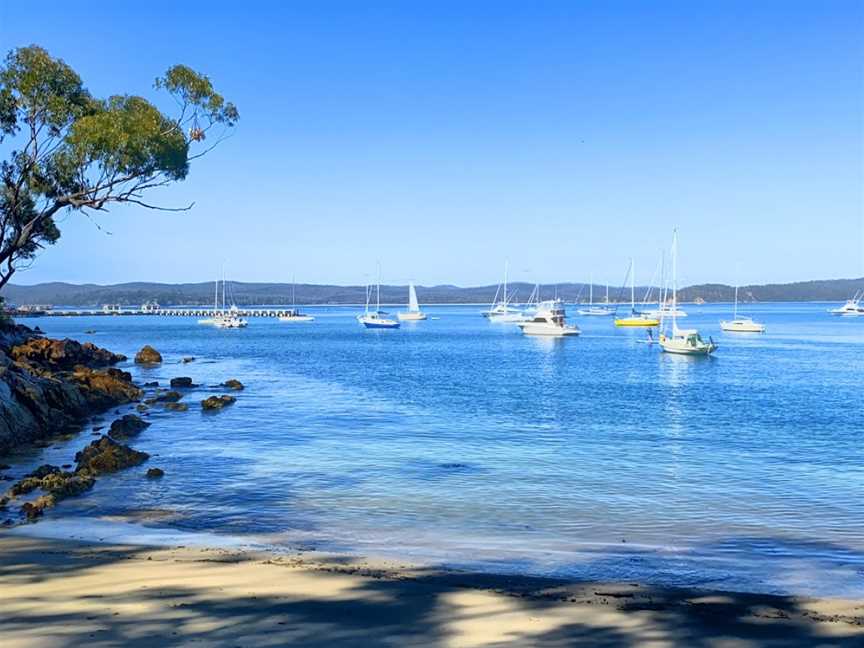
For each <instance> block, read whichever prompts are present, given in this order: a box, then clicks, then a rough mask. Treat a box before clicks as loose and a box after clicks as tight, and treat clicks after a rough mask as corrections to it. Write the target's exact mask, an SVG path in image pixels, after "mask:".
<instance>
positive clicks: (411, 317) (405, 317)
mask: <svg viewBox="0 0 864 648" xmlns="http://www.w3.org/2000/svg"><path fill="white" fill-rule="evenodd" d="M396 317H398V318H399V319H400V320H401V321H403V322H420V321H422V320H425V319H426V313H412V312H407V313H396Z"/></svg>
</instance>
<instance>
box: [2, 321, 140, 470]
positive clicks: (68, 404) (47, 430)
mask: <svg viewBox="0 0 864 648" xmlns="http://www.w3.org/2000/svg"><path fill="white" fill-rule="evenodd" d="M124 360H126V357H125V356H123V355H119V354H116V353H112V352H110V351H108V350H106V349H102V348H99V347H97V346H96V345H94V344H92V343H90V342H86V343H84V344H81V343H80V342H76V341H75V340H68V339H66V340H50V339H46V338H44V337H43V336H42V335H41V334H40V333H39V332H38V331H34V330H33V329H30V328H28V327H26V326H21V325H14V324H6V325H5V326H3V327H2V329H0V454H5V453H8V452H9V451H10V450H12V449H14V448H16V447H18V446H20V445H23V444H27V443H39V442H40V441H44V440H46V439H48V438H50V437H52V436H56V435H57V434H60V433H63V432H74V431H77V430H79V429H80V428H81V426H82V425H83V423H84V422H85V421H86V420H87V419H88V418H89V417H91V416H93V415H95V414H100V413H102V412H105V411H107V410H109V409H111V408H112V407H116V406H118V405H123V404H126V403H131V402H134V401H137V400H139V399H140V398H141V397H142V395H143V392H142V390H141V389H140V388H139V387H138V386H137V385H135V384H134V383H133V382H132V376H131V375H130V374H129V373H128V372H125V371H121V370H119V369H116V368H114V367H113V366H112V365H115V364H117V363H118V362H121V361H124Z"/></svg>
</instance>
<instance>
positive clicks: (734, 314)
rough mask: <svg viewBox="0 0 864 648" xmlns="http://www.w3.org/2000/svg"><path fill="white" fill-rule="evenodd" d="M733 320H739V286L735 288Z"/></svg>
mask: <svg viewBox="0 0 864 648" xmlns="http://www.w3.org/2000/svg"><path fill="white" fill-rule="evenodd" d="M732 319H738V286H737V285H736V286H735V308H734V309H733V312H732Z"/></svg>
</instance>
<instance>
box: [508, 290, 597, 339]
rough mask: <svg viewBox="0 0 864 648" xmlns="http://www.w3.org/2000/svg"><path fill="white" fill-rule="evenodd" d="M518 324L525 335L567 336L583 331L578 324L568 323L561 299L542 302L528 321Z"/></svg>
mask: <svg viewBox="0 0 864 648" xmlns="http://www.w3.org/2000/svg"><path fill="white" fill-rule="evenodd" d="M517 326H518V327H519V328H520V329H522V332H523V333H524V334H525V335H549V336H552V337H565V336H568V335H579V334H580V333H581V332H582V331H580V330H579V327H578V326H575V325H572V324H567V314H566V312H565V310H564V302H563V301H561V300H560V299H552V300H548V301H544V302H540V303H539V304H538V305H537V311H536V312H535V313H534V316H533V317H532V318H531V319H530V320H528V321H525V322H519V323H518V324H517Z"/></svg>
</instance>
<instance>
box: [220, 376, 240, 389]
mask: <svg viewBox="0 0 864 648" xmlns="http://www.w3.org/2000/svg"><path fill="white" fill-rule="evenodd" d="M222 387H227V388H228V389H234V390H236V391H240V390H241V389H243V383H241V382H240V381H239V380H235V379H234V378H232V379H231V380H226V381H225V382H223V383H222Z"/></svg>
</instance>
